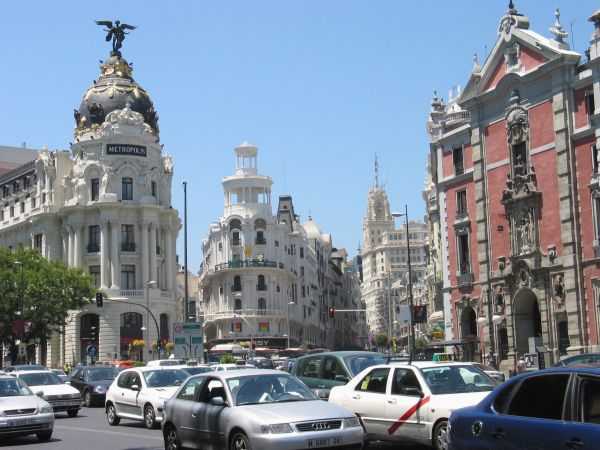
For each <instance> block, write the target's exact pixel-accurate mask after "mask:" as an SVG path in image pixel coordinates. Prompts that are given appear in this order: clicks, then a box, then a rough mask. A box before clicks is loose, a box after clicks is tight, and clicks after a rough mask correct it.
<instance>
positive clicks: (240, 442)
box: [229, 431, 252, 450]
mask: <svg viewBox="0 0 600 450" xmlns="http://www.w3.org/2000/svg"><path fill="white" fill-rule="evenodd" d="M229 450H252V446H251V445H250V441H249V440H248V438H247V437H246V435H245V434H244V433H242V432H240V431H237V432H236V433H235V434H234V435H233V437H232V438H231V443H230V444H229Z"/></svg>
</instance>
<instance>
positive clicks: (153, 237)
mask: <svg viewBox="0 0 600 450" xmlns="http://www.w3.org/2000/svg"><path fill="white" fill-rule="evenodd" d="M156 230H157V228H156V225H154V224H150V249H149V253H150V275H149V276H148V280H155V281H156V285H155V287H158V286H159V285H160V280H159V279H158V277H157V276H156Z"/></svg>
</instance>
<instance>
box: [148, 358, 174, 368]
mask: <svg viewBox="0 0 600 450" xmlns="http://www.w3.org/2000/svg"><path fill="white" fill-rule="evenodd" d="M181 364H182V362H181V360H179V359H153V360H152V361H148V362H147V363H146V367H162V366H180V365H181Z"/></svg>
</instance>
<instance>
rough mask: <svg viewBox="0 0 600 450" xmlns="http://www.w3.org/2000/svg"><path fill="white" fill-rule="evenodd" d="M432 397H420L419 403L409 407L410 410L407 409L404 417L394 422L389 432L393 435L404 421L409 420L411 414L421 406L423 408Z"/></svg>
mask: <svg viewBox="0 0 600 450" xmlns="http://www.w3.org/2000/svg"><path fill="white" fill-rule="evenodd" d="M430 399H431V397H425V398H422V399H420V400H419V401H418V402H417V403H415V404H414V405H413V406H411V407H410V408H409V410H408V411H406V412H405V413H404V414H403V415H402V417H400V418H399V419H398V420H396V422H394V423H393V424H392V426H391V427H389V428H388V434H389V435H392V434H394V433H395V432H396V431H398V428H400V427H401V426H402V425H403V424H404V422H406V421H407V420H408V418H409V417H410V416H412V415H413V414H414V413H415V412H417V411H418V410H419V408H421V407H422V406H423V405H424V404H425V403H427V402H428V401H429V400H430Z"/></svg>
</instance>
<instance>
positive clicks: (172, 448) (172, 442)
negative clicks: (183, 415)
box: [164, 425, 183, 450]
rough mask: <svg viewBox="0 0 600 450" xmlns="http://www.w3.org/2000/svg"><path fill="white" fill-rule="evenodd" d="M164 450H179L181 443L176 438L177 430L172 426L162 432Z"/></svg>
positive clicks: (177, 437)
mask: <svg viewBox="0 0 600 450" xmlns="http://www.w3.org/2000/svg"><path fill="white" fill-rule="evenodd" d="M164 439H165V450H181V449H182V448H183V447H182V446H181V442H179V436H177V430H176V429H175V427H174V426H173V425H167V426H166V427H165V431H164Z"/></svg>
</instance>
